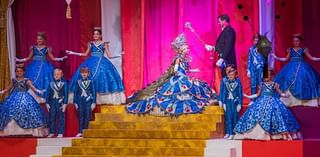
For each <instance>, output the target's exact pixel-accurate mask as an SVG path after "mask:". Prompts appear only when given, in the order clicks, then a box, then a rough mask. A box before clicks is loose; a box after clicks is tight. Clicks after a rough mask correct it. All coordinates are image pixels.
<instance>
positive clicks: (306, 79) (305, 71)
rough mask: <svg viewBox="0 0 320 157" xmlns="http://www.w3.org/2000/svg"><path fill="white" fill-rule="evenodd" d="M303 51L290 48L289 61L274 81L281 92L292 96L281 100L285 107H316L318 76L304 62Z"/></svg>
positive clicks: (319, 89) (318, 95)
mask: <svg viewBox="0 0 320 157" xmlns="http://www.w3.org/2000/svg"><path fill="white" fill-rule="evenodd" d="M304 50H305V49H299V50H297V51H296V50H294V49H293V48H290V52H289V53H290V58H291V59H290V61H289V63H288V64H287V65H286V66H284V68H283V69H282V70H281V71H280V72H279V73H278V75H277V76H276V77H275V79H274V81H275V82H277V83H278V84H279V86H280V89H281V90H282V91H285V92H287V93H289V94H290V95H292V96H291V97H289V98H281V100H283V102H284V103H285V104H286V105H287V106H296V105H305V106H318V102H317V99H319V97H320V75H319V74H318V73H317V72H316V71H315V70H314V69H313V68H312V67H311V66H310V65H309V64H308V63H307V62H305V60H304V55H305V54H304Z"/></svg>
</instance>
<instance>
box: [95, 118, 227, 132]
mask: <svg viewBox="0 0 320 157" xmlns="http://www.w3.org/2000/svg"><path fill="white" fill-rule="evenodd" d="M220 121H221V120H220V118H219V117H217V118H216V119H215V120H213V121H210V122H162V121H160V122H157V123H155V122H141V121H140V122H111V121H109V122H90V129H107V130H117V129H118V130H161V129H163V130H199V131H200V130H201V131H205V130H216V123H217V122H220Z"/></svg>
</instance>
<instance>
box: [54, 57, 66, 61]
mask: <svg viewBox="0 0 320 157" xmlns="http://www.w3.org/2000/svg"><path fill="white" fill-rule="evenodd" d="M67 58H68V56H63V57H61V58H55V59H54V61H63V60H65V59H67Z"/></svg>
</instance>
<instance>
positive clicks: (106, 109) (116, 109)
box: [101, 105, 223, 113]
mask: <svg viewBox="0 0 320 157" xmlns="http://www.w3.org/2000/svg"><path fill="white" fill-rule="evenodd" d="M221 111H222V112H223V109H222V108H221V107H219V106H215V105H212V106H206V107H205V109H204V110H203V111H202V113H215V112H221ZM101 113H127V110H126V106H125V105H102V106H101Z"/></svg>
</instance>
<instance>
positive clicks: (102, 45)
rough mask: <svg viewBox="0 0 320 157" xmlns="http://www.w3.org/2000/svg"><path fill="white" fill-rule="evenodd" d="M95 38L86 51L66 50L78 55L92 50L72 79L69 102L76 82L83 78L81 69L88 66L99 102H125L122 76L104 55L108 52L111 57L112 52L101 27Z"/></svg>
mask: <svg viewBox="0 0 320 157" xmlns="http://www.w3.org/2000/svg"><path fill="white" fill-rule="evenodd" d="M93 39H94V41H91V42H89V43H88V49H87V50H86V52H85V53H77V52H73V51H69V50H67V51H66V53H68V54H69V55H76V56H88V55H89V53H90V52H91V56H90V57H89V58H88V59H87V60H85V61H84V62H83V63H82V64H81V65H80V67H79V68H78V69H77V71H76V73H75V74H74V76H73V77H72V79H71V81H70V85H69V92H70V96H69V102H70V103H72V101H73V93H74V91H75V87H76V84H77V82H78V80H80V79H81V75H80V69H81V68H82V67H88V68H89V71H90V76H89V77H90V78H91V79H92V80H93V82H94V85H95V87H96V92H97V97H96V99H97V100H96V102H97V104H122V103H125V99H126V98H125V95H124V86H123V83H122V80H121V77H120V75H119V73H118V71H117V69H116V68H115V67H114V65H113V64H112V63H111V62H110V61H109V60H108V58H106V57H105V56H104V54H105V53H106V54H107V56H108V57H109V58H111V52H110V50H109V43H107V42H104V41H102V35H101V29H100V28H95V29H94V30H93Z"/></svg>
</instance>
